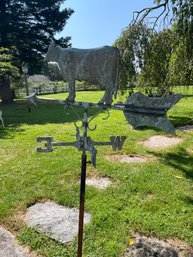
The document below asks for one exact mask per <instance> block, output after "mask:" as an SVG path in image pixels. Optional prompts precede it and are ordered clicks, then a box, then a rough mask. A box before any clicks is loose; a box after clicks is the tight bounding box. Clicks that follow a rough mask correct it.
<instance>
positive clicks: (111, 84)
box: [46, 41, 120, 104]
mask: <svg viewBox="0 0 193 257" xmlns="http://www.w3.org/2000/svg"><path fill="white" fill-rule="evenodd" d="M119 56H120V55H119V50H118V48H116V47H111V46H103V47H99V48H93V49H78V48H62V47H61V46H59V45H57V44H56V43H55V42H54V41H52V43H51V44H50V46H49V48H48V51H47V54H46V60H47V61H48V62H56V63H57V64H58V67H59V69H60V72H61V75H62V77H63V79H64V80H65V81H68V83H69V95H68V97H67V99H66V100H68V101H74V100H75V96H76V94H75V81H76V80H84V81H86V82H88V83H90V84H92V85H98V86H102V87H104V88H105V94H104V96H103V98H102V99H101V100H100V101H99V103H100V104H111V103H112V97H113V95H114V97H116V93H117V87H118V76H119V75H118V71H119V69H118V67H119Z"/></svg>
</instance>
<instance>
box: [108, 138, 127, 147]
mask: <svg viewBox="0 0 193 257" xmlns="http://www.w3.org/2000/svg"><path fill="white" fill-rule="evenodd" d="M110 140H111V144H112V148H113V150H121V149H122V147H123V144H124V142H125V140H126V136H121V137H120V136H118V137H114V136H110Z"/></svg>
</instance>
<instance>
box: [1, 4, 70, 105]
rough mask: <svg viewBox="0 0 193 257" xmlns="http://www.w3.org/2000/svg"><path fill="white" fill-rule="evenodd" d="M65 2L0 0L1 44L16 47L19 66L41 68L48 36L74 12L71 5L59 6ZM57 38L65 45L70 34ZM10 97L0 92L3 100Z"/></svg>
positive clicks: (33, 71)
mask: <svg viewBox="0 0 193 257" xmlns="http://www.w3.org/2000/svg"><path fill="white" fill-rule="evenodd" d="M64 2H65V0H49V1H45V0H19V1H18V0H1V1H0V47H3V48H8V49H10V48H12V47H15V49H17V51H15V53H14V62H15V66H17V67H18V68H19V69H20V70H21V67H22V64H23V63H27V64H28V66H29V72H31V73H35V72H36V71H39V70H41V65H42V59H43V54H45V52H46V50H47V47H48V45H49V44H50V41H51V39H52V38H54V35H55V34H56V33H57V32H61V31H62V30H63V28H64V26H65V25H66V22H67V20H68V19H69V17H70V15H71V14H72V13H73V10H72V9H67V8H64V9H61V4H62V3H64ZM58 41H59V43H60V44H61V45H62V46H64V47H68V46H69V45H70V37H66V38H60V39H59V40H58ZM5 84H6V83H5ZM7 85H8V84H6V87H7ZM1 86H2V87H3V84H2V85H1ZM10 97H11V96H8V95H7V96H2V98H3V101H4V102H9V101H11V100H12V99H11V98H10ZM5 98H6V99H5Z"/></svg>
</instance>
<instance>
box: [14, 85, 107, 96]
mask: <svg viewBox="0 0 193 257" xmlns="http://www.w3.org/2000/svg"><path fill="white" fill-rule="evenodd" d="M28 89H29V94H32V93H33V92H35V91H37V94H38V95H47V94H57V93H65V92H68V83H67V82H64V83H49V84H46V83H42V84H39V85H38V84H35V83H33V84H30V85H28ZM102 89H103V88H100V87H98V86H95V85H88V84H85V83H82V82H77V83H76V91H97V90H102ZM15 95H16V96H17V97H23V96H25V95H26V89H25V88H19V89H17V90H15Z"/></svg>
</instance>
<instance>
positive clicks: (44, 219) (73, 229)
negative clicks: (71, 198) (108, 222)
mask: <svg viewBox="0 0 193 257" xmlns="http://www.w3.org/2000/svg"><path fill="white" fill-rule="evenodd" d="M90 220H91V215H90V214H88V213H85V214H84V224H87V223H89V222H90ZM24 221H25V222H26V223H27V225H28V226H29V227H33V228H35V229H36V230H37V231H39V232H42V233H44V234H45V235H46V236H48V237H50V238H53V239H55V240H57V241H59V242H61V243H69V242H71V241H72V240H73V239H74V237H75V236H77V234H78V221H79V210H78V209H75V208H69V207H65V206H61V205H58V204H56V203H53V202H45V203H36V204H34V205H32V206H30V207H29V208H28V211H27V213H26V215H25V218H24Z"/></svg>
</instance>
